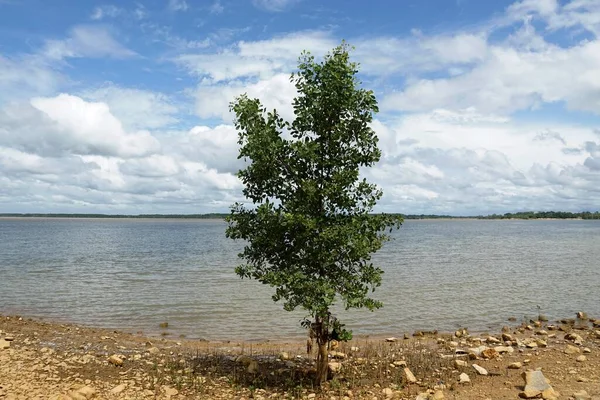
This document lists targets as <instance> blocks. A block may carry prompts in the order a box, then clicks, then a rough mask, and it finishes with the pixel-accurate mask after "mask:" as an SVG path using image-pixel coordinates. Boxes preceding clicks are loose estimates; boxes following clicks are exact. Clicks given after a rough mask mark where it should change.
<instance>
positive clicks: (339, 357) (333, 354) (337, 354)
mask: <svg viewBox="0 0 600 400" xmlns="http://www.w3.org/2000/svg"><path fill="white" fill-rule="evenodd" d="M329 355H331V358H334V359H336V360H343V359H344V358H346V354H344V353H342V352H339V351H332V352H331V353H329Z"/></svg>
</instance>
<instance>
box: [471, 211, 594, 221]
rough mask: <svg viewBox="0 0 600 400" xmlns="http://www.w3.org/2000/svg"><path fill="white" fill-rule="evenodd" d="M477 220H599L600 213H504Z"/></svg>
mask: <svg viewBox="0 0 600 400" xmlns="http://www.w3.org/2000/svg"><path fill="white" fill-rule="evenodd" d="M477 218H479V219H549V218H552V219H600V212H599V211H596V212H590V211H584V212H579V213H572V212H567V211H525V212H517V213H506V214H502V215H498V214H492V215H488V216H485V217H483V216H480V217H477Z"/></svg>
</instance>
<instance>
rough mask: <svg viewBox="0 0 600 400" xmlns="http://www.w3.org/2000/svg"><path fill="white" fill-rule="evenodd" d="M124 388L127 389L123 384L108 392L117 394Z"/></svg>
mask: <svg viewBox="0 0 600 400" xmlns="http://www.w3.org/2000/svg"><path fill="white" fill-rule="evenodd" d="M126 388H127V385H125V384H124V383H122V384H120V385H119V386H115V387H114V388H112V389H111V390H110V392H111V393H112V394H119V393H121V392H123V391H124V390H125V389H126Z"/></svg>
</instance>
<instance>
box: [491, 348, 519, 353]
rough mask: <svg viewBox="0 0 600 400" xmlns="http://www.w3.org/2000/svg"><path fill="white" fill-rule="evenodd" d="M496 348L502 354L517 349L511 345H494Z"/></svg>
mask: <svg viewBox="0 0 600 400" xmlns="http://www.w3.org/2000/svg"><path fill="white" fill-rule="evenodd" d="M494 350H496V351H497V352H498V353H500V354H504V353H512V352H513V351H515V349H513V348H512V347H511V346H496V347H494Z"/></svg>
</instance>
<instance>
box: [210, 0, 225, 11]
mask: <svg viewBox="0 0 600 400" xmlns="http://www.w3.org/2000/svg"><path fill="white" fill-rule="evenodd" d="M208 11H209V12H210V13H211V14H221V13H222V12H223V11H225V7H223V4H221V1H220V0H216V1H215V2H214V3H212V4H211V5H210V7H209V8H208Z"/></svg>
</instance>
